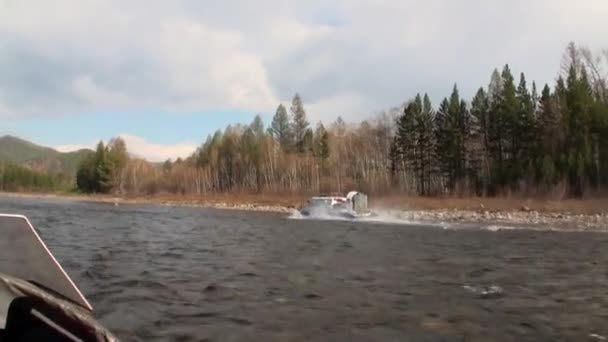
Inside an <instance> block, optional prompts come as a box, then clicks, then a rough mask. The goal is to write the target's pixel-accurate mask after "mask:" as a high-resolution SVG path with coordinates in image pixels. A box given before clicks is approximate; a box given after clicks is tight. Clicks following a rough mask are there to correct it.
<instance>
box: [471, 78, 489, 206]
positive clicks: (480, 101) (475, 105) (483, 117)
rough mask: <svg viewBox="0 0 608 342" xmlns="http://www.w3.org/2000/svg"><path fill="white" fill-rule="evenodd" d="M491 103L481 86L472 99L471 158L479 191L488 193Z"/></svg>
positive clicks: (473, 176) (473, 173)
mask: <svg viewBox="0 0 608 342" xmlns="http://www.w3.org/2000/svg"><path fill="white" fill-rule="evenodd" d="M489 111H490V104H489V101H488V97H487V94H486V92H485V91H484V89H483V88H479V90H478V91H477V93H476V94H475V97H473V100H472V101H471V128H470V133H471V143H470V145H469V146H470V147H469V159H470V162H471V164H470V165H471V168H470V173H471V177H472V178H473V179H474V180H475V184H476V189H477V192H478V193H480V192H481V193H482V194H483V195H486V194H488V193H489V192H490V182H491V177H490V156H489V151H490V140H489V139H490V133H489V122H488V121H489Z"/></svg>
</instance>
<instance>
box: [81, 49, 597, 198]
mask: <svg viewBox="0 0 608 342" xmlns="http://www.w3.org/2000/svg"><path fill="white" fill-rule="evenodd" d="M607 67H608V54H606V56H593V55H592V54H591V53H590V51H589V50H588V49H586V48H581V47H578V46H576V45H574V44H570V45H569V46H568V47H567V49H566V52H565V54H564V60H563V65H562V70H561V73H560V75H559V77H558V78H557V80H556V82H555V84H553V85H549V84H545V85H543V87H542V88H541V89H540V91H539V89H538V88H537V86H536V84H535V83H534V82H532V83H531V85H530V83H529V82H528V80H527V79H526V77H525V74H523V73H521V74H520V75H519V77H518V79H517V81H516V80H515V76H514V75H513V72H512V71H511V69H510V67H509V65H505V66H504V67H502V68H501V70H494V72H493V73H492V74H491V77H490V81H489V84H488V86H487V87H481V88H479V90H478V91H477V92H476V94H475V95H474V96H473V98H472V99H471V100H470V101H467V100H465V99H463V98H462V97H461V95H460V93H459V91H458V87H457V86H456V85H454V87H453V90H452V93H451V94H450V96H448V97H446V98H445V99H443V100H442V101H440V103H439V105H438V106H437V107H436V108H435V107H434V106H433V104H432V102H431V100H430V98H429V96H428V95H426V94H424V95H417V96H415V97H414V98H413V99H411V100H409V101H407V102H406V103H404V104H403V105H401V106H399V107H395V108H392V109H389V110H386V111H383V112H381V113H379V114H378V115H376V116H375V117H374V118H373V119H370V120H366V121H363V122H361V123H359V124H348V123H346V122H345V121H344V120H342V119H341V118H338V119H337V120H336V121H335V122H333V123H331V124H329V125H327V127H326V126H325V125H324V124H323V123H320V122H319V123H317V124H316V125H314V126H312V125H311V124H310V122H309V121H308V119H307V114H306V110H305V106H304V103H303V101H302V98H301V97H300V95H298V94H296V95H295V96H294V98H293V100H292V102H291V105H290V106H289V109H288V108H287V107H286V106H284V105H283V104H280V105H279V106H278V107H277V109H276V112H275V114H274V116H273V118H272V121H271V122H270V125H269V126H268V127H266V126H265V125H264V123H263V120H262V119H261V117H260V116H256V117H255V118H254V120H253V121H252V122H251V123H250V124H237V125H230V126H228V127H226V128H225V129H224V130H218V131H217V132H215V133H214V134H212V135H210V136H209V137H208V138H207V139H206V141H205V142H204V143H203V144H202V145H201V146H200V147H199V148H198V149H197V150H196V151H195V152H194V153H193V154H192V155H191V156H189V157H188V158H185V159H183V160H182V159H178V160H175V161H171V160H168V161H166V162H165V163H164V164H162V165H155V164H151V163H148V162H146V161H145V160H142V159H138V158H132V157H130V156H129V155H128V153H127V147H126V145H125V143H124V141H122V139H120V138H116V139H113V140H112V141H110V142H109V143H108V145H107V146H104V144H103V143H100V144H99V145H98V146H97V149H96V153H95V154H94V155H92V156H90V157H89V158H88V159H86V160H85V161H84V162H83V163H82V165H81V167H80V168H79V170H78V173H77V175H76V185H77V188H78V189H79V190H80V191H84V192H101V193H105V192H115V193H120V194H139V195H142V194H157V193H175V194H185V195H204V194H209V193H219V192H222V193H223V192H248V193H277V194H280V193H287V192H289V193H307V194H308V193H318V192H334V191H336V192H345V191H349V190H351V189H358V190H361V191H366V192H369V193H372V194H387V193H407V194H418V195H425V196H436V195H448V194H457V195H481V196H495V195H505V194H510V193H522V194H528V195H537V194H548V193H549V194H551V193H553V194H557V195H559V196H581V195H585V194H590V193H596V192H599V191H601V190H602V188H603V187H605V186H606V185H607V184H608V90H607V89H608V86H607V79H608V73H607V72H608V71H607V70H606V68H607Z"/></svg>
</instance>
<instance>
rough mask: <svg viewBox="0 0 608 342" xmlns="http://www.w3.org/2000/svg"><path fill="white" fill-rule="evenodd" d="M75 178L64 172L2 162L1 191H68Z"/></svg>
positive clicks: (0, 166)
mask: <svg viewBox="0 0 608 342" xmlns="http://www.w3.org/2000/svg"><path fill="white" fill-rule="evenodd" d="M72 184H73V178H72V177H71V176H70V175H68V174H64V173H44V172H38V171H33V170H30V169H28V168H26V167H23V166H20V165H15V164H12V163H0V191H11V192H68V191H71V190H73V189H74V187H73V185H72Z"/></svg>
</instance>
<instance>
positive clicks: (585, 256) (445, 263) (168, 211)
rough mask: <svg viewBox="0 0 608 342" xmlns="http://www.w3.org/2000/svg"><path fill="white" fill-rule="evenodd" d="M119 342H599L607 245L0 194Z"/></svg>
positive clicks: (606, 311) (606, 290) (545, 236)
mask: <svg viewBox="0 0 608 342" xmlns="http://www.w3.org/2000/svg"><path fill="white" fill-rule="evenodd" d="M0 212H5V213H19V214H24V215H26V216H28V217H29V218H30V220H31V222H32V224H33V225H34V226H35V227H36V228H37V229H38V231H39V233H40V235H41V236H42V238H43V239H44V240H45V241H46V243H47V245H48V246H49V248H50V249H51V250H52V251H53V253H54V254H55V256H56V257H57V259H58V260H59V261H60V262H61V263H62V265H63V266H64V268H65V269H66V271H67V272H68V273H69V274H70V275H71V277H72V278H73V280H74V281H75V282H76V284H77V285H78V286H79V287H80V288H81V290H82V292H83V293H84V295H85V296H86V297H87V298H88V299H89V301H90V302H91V304H92V305H93V307H94V308H95V312H96V316H97V317H98V319H99V320H100V321H101V322H102V323H103V324H104V325H106V326H107V327H108V328H109V329H110V330H112V331H113V332H114V333H115V334H116V335H117V336H118V337H120V338H121V340H124V341H149V340H172V341H190V340H192V341H249V340H259V341H347V340H348V341H404V340H414V341H464V340H466V341H488V340H494V341H539V340H552V341H558V340H576V341H581V340H590V341H593V340H595V341H601V340H605V339H606V338H607V336H608V325H606V322H607V321H608V268H607V265H608V234H603V233H580V232H579V233H573V232H571V233H567V232H541V231H527V230H508V231H489V230H486V229H481V228H479V229H475V227H472V228H471V229H460V230H454V229H445V227H443V228H442V227H439V226H423V225H415V224H404V223H401V224H396V223H390V224H387V223H372V222H364V223H362V222H349V221H312V220H293V219H289V218H287V217H285V215H280V214H269V213H250V212H241V211H230V210H224V211H223V210H213V209H201V208H175V207H162V206H151V205H146V206H138V205H121V206H117V207H115V206H111V205H104V204H93V203H79V202H71V201H63V200H32V199H24V198H0Z"/></svg>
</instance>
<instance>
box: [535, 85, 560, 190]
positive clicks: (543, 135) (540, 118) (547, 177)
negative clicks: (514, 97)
mask: <svg viewBox="0 0 608 342" xmlns="http://www.w3.org/2000/svg"><path fill="white" fill-rule="evenodd" d="M558 101H559V99H558V98H557V96H554V95H553V94H551V89H550V88H549V85H547V84H545V87H544V88H543V91H542V94H541V97H540V105H539V108H538V114H537V122H538V124H537V126H538V130H537V132H538V135H537V146H538V148H539V159H538V163H539V165H538V172H537V173H538V176H537V179H539V181H540V182H541V183H542V184H543V185H545V186H552V185H554V184H555V182H556V181H557V177H558V168H557V164H556V162H557V161H558V160H559V154H560V151H561V150H562V146H563V128H562V120H561V115H560V112H559V110H558V108H559V107H558V105H557V102H558Z"/></svg>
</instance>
